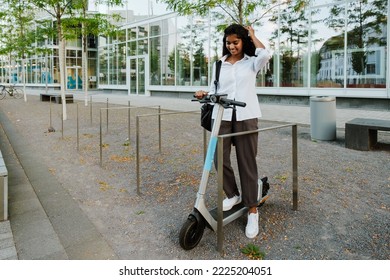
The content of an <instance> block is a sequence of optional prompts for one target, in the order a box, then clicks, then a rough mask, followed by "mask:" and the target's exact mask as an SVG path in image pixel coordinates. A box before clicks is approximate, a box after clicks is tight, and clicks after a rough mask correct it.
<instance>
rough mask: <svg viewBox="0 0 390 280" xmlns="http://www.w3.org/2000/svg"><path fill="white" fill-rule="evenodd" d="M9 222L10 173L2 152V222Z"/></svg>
mask: <svg viewBox="0 0 390 280" xmlns="http://www.w3.org/2000/svg"><path fill="white" fill-rule="evenodd" d="M6 220H8V171H7V167H6V166H5V163H4V159H3V155H2V153H1V151H0V222H1V221H6Z"/></svg>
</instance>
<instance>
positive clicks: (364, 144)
mask: <svg viewBox="0 0 390 280" xmlns="http://www.w3.org/2000/svg"><path fill="white" fill-rule="evenodd" d="M378 131H390V120H377V119H363V118H356V119H353V120H351V121H348V122H347V123H345V147H346V148H349V149H354V150H360V151H369V150H372V149H373V148H374V146H375V145H376V144H377V143H378Z"/></svg>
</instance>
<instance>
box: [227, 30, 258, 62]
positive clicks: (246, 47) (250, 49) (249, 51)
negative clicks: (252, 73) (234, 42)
mask: <svg viewBox="0 0 390 280" xmlns="http://www.w3.org/2000/svg"><path fill="white" fill-rule="evenodd" d="M233 34H235V35H237V37H238V38H240V39H241V40H242V50H243V52H244V53H245V54H246V55H249V56H255V50H256V47H255V44H254V43H253V41H252V40H251V38H250V36H249V34H248V30H247V29H246V28H245V27H244V26H242V25H240V24H236V23H235V24H232V25H230V26H228V27H227V28H226V29H225V31H224V36H223V48H222V55H227V54H230V52H229V50H228V49H227V48H226V37H227V36H229V35H233Z"/></svg>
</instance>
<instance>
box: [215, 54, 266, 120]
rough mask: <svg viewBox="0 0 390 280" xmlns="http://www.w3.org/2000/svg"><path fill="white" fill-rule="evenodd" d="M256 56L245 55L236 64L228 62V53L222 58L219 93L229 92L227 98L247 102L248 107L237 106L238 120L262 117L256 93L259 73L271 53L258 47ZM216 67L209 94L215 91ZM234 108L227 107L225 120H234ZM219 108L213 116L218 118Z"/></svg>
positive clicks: (224, 115)
mask: <svg viewBox="0 0 390 280" xmlns="http://www.w3.org/2000/svg"><path fill="white" fill-rule="evenodd" d="M255 54H256V56H248V55H244V57H243V58H242V59H241V60H240V61H237V62H236V63H234V64H231V63H229V62H226V58H227V55H225V56H224V57H222V58H221V60H222V65H221V72H220V74H219V86H218V90H217V93H218V94H227V98H229V99H234V100H236V101H241V102H245V103H246V107H239V106H237V107H236V109H237V110H236V118H237V121H243V120H248V119H254V118H259V117H261V110H260V105H259V101H258V99H257V94H256V76H257V73H258V72H259V71H260V70H261V69H262V68H263V67H265V65H266V63H267V62H268V60H269V59H270V54H269V52H268V51H267V50H265V49H260V48H257V49H256V52H255ZM215 67H216V63H214V65H213V75H212V80H211V81H212V83H211V86H210V92H209V94H214V93H215V85H214V81H215ZM232 113H233V110H232V109H226V110H225V111H224V114H223V120H225V121H231V120H232ZM216 114H217V110H214V111H213V118H214V119H215V118H216Z"/></svg>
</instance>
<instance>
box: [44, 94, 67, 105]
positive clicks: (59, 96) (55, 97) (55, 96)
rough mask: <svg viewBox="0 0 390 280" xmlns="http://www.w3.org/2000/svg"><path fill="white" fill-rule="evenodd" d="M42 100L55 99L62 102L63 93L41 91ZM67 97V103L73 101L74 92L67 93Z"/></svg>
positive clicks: (59, 102)
mask: <svg viewBox="0 0 390 280" xmlns="http://www.w3.org/2000/svg"><path fill="white" fill-rule="evenodd" d="M40 97H41V98H40V99H41V101H51V100H53V99H54V101H55V102H56V103H58V104H62V99H61V94H60V93H41V95H40ZM65 99H66V102H67V103H73V94H70V93H67V94H65Z"/></svg>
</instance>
